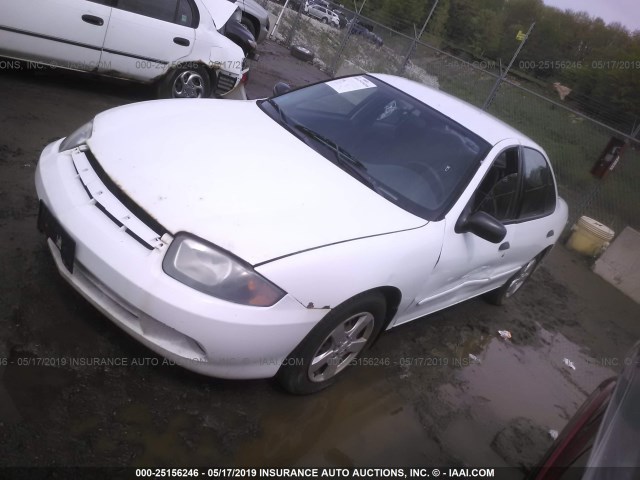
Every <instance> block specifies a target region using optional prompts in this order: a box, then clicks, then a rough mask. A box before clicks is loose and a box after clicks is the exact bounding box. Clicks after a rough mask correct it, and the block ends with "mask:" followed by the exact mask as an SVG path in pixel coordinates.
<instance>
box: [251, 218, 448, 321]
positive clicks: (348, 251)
mask: <svg viewBox="0 0 640 480" xmlns="http://www.w3.org/2000/svg"><path fill="white" fill-rule="evenodd" d="M443 235H444V222H431V223H428V224H426V225H424V226H422V227H419V228H416V229H412V230H404V231H401V232H395V233H389V234H383V235H377V236H373V237H367V238H362V239H357V240H350V241H346V242H342V243H337V244H333V245H328V246H325V247H321V248H317V249H313V250H308V251H305V252H301V253H297V254H294V255H290V256H287V257H284V258H281V259H279V260H274V261H271V262H268V263H264V264H262V265H258V266H257V267H256V270H257V271H258V272H259V273H260V274H261V275H264V276H265V277H266V278H268V279H269V280H270V281H272V282H274V283H275V284H276V285H278V286H279V287H280V288H282V289H284V290H285V291H286V292H287V293H289V294H290V295H292V296H293V297H294V298H296V299H297V300H298V301H299V302H300V303H302V304H303V305H305V306H307V307H308V308H323V309H330V308H334V307H335V306H337V305H339V304H341V303H342V302H344V301H346V300H348V299H349V298H352V297H354V296H355V295H357V294H359V293H362V292H365V291H368V290H373V289H378V288H383V287H393V288H396V289H398V290H399V291H400V293H401V295H402V300H401V303H400V305H399V308H398V310H399V311H402V310H403V308H404V307H406V306H407V305H408V304H409V303H410V302H411V301H413V300H414V299H415V297H416V295H417V293H418V289H419V288H420V287H421V286H423V285H424V282H425V279H426V278H427V277H428V275H429V274H430V273H431V271H432V270H433V267H434V265H435V264H436V262H437V260H438V256H439V255H440V250H441V247H442V239H443Z"/></svg>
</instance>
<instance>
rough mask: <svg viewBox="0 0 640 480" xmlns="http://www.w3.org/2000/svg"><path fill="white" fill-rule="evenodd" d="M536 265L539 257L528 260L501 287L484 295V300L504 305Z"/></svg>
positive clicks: (529, 275) (527, 278)
mask: <svg viewBox="0 0 640 480" xmlns="http://www.w3.org/2000/svg"><path fill="white" fill-rule="evenodd" d="M538 263H540V258H539V256H538V257H535V258H533V259H531V260H529V262H527V263H526V264H525V265H523V266H522V268H521V269H520V270H518V271H517V272H516V273H515V274H514V275H513V276H512V277H511V278H510V279H509V280H507V281H506V283H505V284H504V285H503V286H502V287H500V288H498V289H496V290H493V291H491V292H489V293H486V294H485V295H484V298H485V300H487V301H488V302H489V303H493V304H494V305H504V304H505V302H506V301H507V300H508V299H509V298H511V297H512V296H513V295H515V294H516V292H517V291H518V290H520V288H521V287H522V286H523V285H524V284H525V282H526V281H527V280H529V277H531V274H532V273H533V272H534V271H535V269H536V267H537V266H538Z"/></svg>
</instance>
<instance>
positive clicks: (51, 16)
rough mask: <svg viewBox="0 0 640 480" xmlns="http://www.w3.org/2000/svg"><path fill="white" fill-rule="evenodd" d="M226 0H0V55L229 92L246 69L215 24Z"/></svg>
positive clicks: (168, 91)
mask: <svg viewBox="0 0 640 480" xmlns="http://www.w3.org/2000/svg"><path fill="white" fill-rule="evenodd" d="M240 15H241V12H240V11H239V10H238V8H237V6H236V5H235V4H232V3H229V2H227V1H225V0H20V1H15V0H0V56H3V57H9V58H13V59H17V60H21V61H24V62H27V63H26V65H27V67H28V66H30V65H33V66H36V65H43V64H44V65H51V66H54V67H59V68H66V69H71V70H79V71H85V72H91V73H95V74H99V75H105V76H110V77H117V78H123V79H127V80H133V81H138V82H143V83H153V84H156V85H157V87H158V94H159V96H161V97H186V98H191V97H209V96H210V95H211V93H212V92H215V94H217V95H228V94H230V93H231V92H233V91H235V90H236V89H237V88H238V87H239V85H240V84H241V80H242V77H243V74H244V73H245V72H246V71H247V67H246V65H245V60H244V54H243V52H242V49H241V48H240V47H239V46H237V45H236V44H234V43H233V42H232V41H231V40H229V39H228V38H226V37H225V36H223V35H222V34H221V33H220V32H219V31H218V30H219V29H221V28H222V27H223V26H224V24H225V23H226V22H227V20H229V19H230V18H231V17H233V16H237V17H238V20H239V19H240Z"/></svg>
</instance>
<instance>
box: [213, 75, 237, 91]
mask: <svg viewBox="0 0 640 480" xmlns="http://www.w3.org/2000/svg"><path fill="white" fill-rule="evenodd" d="M237 81H238V77H236V76H235V75H231V74H228V73H224V72H220V73H218V83H217V85H216V93H217V94H218V95H222V94H225V93H227V92H230V91H231V90H232V89H233V87H235V86H236V82H237Z"/></svg>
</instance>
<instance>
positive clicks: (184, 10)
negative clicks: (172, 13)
mask: <svg viewBox="0 0 640 480" xmlns="http://www.w3.org/2000/svg"><path fill="white" fill-rule="evenodd" d="M194 17H195V15H194V14H193V9H192V8H191V4H190V3H189V1H188V0H179V1H178V12H177V14H176V23H177V24H178V25H184V26H185V27H191V26H193V24H194V21H193V19H194Z"/></svg>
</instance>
